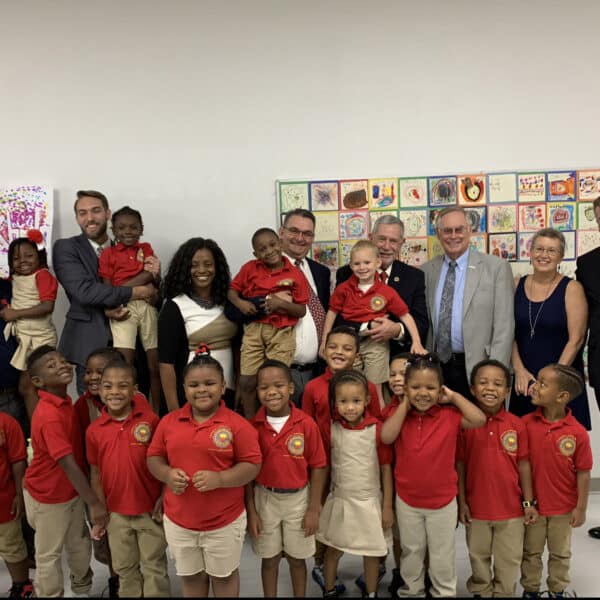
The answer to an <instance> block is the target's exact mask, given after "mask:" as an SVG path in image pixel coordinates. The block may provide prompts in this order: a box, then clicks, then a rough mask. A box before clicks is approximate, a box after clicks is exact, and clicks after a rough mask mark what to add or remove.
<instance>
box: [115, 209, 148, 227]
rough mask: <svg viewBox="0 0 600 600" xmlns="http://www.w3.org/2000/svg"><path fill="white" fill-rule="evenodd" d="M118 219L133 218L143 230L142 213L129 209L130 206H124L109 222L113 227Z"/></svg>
mask: <svg viewBox="0 0 600 600" xmlns="http://www.w3.org/2000/svg"><path fill="white" fill-rule="evenodd" d="M119 217H135V218H136V219H137V220H138V221H139V222H140V225H141V226H142V229H143V228H144V221H142V213H141V212H140V211H139V210H135V208H131V206H124V207H123V208H120V209H119V210H117V211H115V212H114V213H113V214H112V217H111V218H110V222H111V223H112V225H113V227H114V226H115V223H116V222H117V219H118V218H119Z"/></svg>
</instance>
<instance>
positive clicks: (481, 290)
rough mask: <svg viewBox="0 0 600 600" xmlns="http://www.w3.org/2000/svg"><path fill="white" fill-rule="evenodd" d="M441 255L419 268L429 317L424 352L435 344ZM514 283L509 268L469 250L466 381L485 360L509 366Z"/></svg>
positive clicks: (465, 311) (465, 309)
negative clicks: (480, 362)
mask: <svg viewBox="0 0 600 600" xmlns="http://www.w3.org/2000/svg"><path fill="white" fill-rule="evenodd" d="M442 261H443V256H436V257H435V258H433V259H431V260H430V261H428V262H427V263H425V264H424V265H423V266H422V267H421V268H422V269H423V271H424V272H425V294H426V297H427V312H428V314H429V333H428V335H427V344H426V346H427V349H428V350H430V351H431V350H433V349H434V344H435V334H436V332H435V331H434V323H435V291H436V289H437V285H438V280H439V278H440V272H441V270H442ZM514 295H515V293H514V280H513V275H512V270H511V268H510V265H509V264H508V263H507V262H506V261H504V260H502V259H500V258H497V257H495V256H490V255H489V254H482V253H481V252H478V251H477V250H474V249H471V250H470V253H469V265H468V269H467V278H466V281H465V291H464V297H463V311H462V312H463V314H462V332H463V340H464V345H465V363H466V368H467V378H468V377H469V376H470V374H471V370H472V369H473V367H474V366H475V365H476V364H477V363H478V362H479V361H480V360H484V359H486V358H494V359H496V360H499V361H500V362H502V363H504V364H505V365H509V364H510V355H511V351H512V344H513V339H514V332H515V316H514Z"/></svg>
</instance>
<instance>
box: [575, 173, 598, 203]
mask: <svg viewBox="0 0 600 600" xmlns="http://www.w3.org/2000/svg"><path fill="white" fill-rule="evenodd" d="M577 179H578V181H579V185H578V186H577V200H580V201H582V202H593V201H594V200H595V199H596V198H600V170H594V171H577Z"/></svg>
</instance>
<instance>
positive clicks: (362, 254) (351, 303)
mask: <svg viewBox="0 0 600 600" xmlns="http://www.w3.org/2000/svg"><path fill="white" fill-rule="evenodd" d="M379 267H381V259H380V258H379V250H378V248H377V246H376V245H375V244H374V243H373V242H370V241H368V240H360V241H359V242H356V244H355V245H354V246H353V248H352V250H351V252H350V268H351V269H352V276H351V277H350V279H348V280H347V281H344V283H341V284H340V285H338V286H337V287H336V288H335V290H334V292H333V294H332V295H331V299H330V300H329V310H328V311H327V316H326V317H325V326H324V328H323V335H324V336H326V335H327V333H328V332H329V331H331V328H332V327H333V325H334V323H335V321H336V318H337V317H338V315H341V317H342V318H343V319H344V321H346V322H353V323H359V324H360V329H359V335H361V336H362V339H361V343H360V355H361V357H362V359H363V363H364V368H363V370H364V373H365V375H366V376H367V379H368V380H369V381H372V382H373V383H375V384H376V385H377V391H378V394H379V397H380V400H381V402H383V387H382V384H383V383H384V382H386V381H387V380H388V366H389V362H390V347H389V343H388V342H376V341H374V340H372V339H371V338H370V337H369V335H368V332H369V324H370V322H371V321H372V320H373V319H376V318H378V317H382V316H384V315H387V314H390V315H392V316H394V317H396V318H398V319H400V321H402V323H403V324H404V326H405V327H406V329H407V330H408V332H409V333H410V336H411V339H412V346H411V352H415V353H417V354H425V353H426V352H427V351H426V350H425V348H424V347H423V345H422V344H421V338H420V336H419V331H418V329H417V324H416V323H415V320H414V319H413V317H412V315H411V314H410V313H409V312H408V306H406V303H405V302H404V300H402V298H400V296H399V295H398V292H396V290H394V289H393V288H391V287H390V286H389V285H386V284H385V283H383V282H382V281H381V280H380V279H379V275H378V274H377V269H379ZM324 346H325V344H322V346H321V354H323V351H324Z"/></svg>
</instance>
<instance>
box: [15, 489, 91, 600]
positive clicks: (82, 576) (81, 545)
mask: <svg viewBox="0 0 600 600" xmlns="http://www.w3.org/2000/svg"><path fill="white" fill-rule="evenodd" d="M23 496H24V498H25V512H26V513H27V521H28V522H29V524H30V525H31V527H32V528H33V529H35V538H34V543H35V562H36V572H35V581H34V584H33V585H34V588H35V595H36V596H38V597H40V596H45V597H49V596H63V595H64V576H63V572H62V566H61V562H62V551H63V548H64V549H65V551H66V553H67V564H68V565H69V569H70V571H71V590H73V593H74V594H87V593H88V592H89V591H90V589H91V587H92V575H93V573H92V570H91V569H90V560H91V557H92V545H91V543H90V532H89V530H88V528H87V525H86V523H85V510H84V503H83V500H82V499H81V498H80V497H79V496H76V497H75V498H73V499H72V500H69V501H68V502H61V503H60V504H43V503H42V502H38V501H37V500H35V499H34V498H32V497H31V496H30V495H29V493H28V492H27V490H23Z"/></svg>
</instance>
